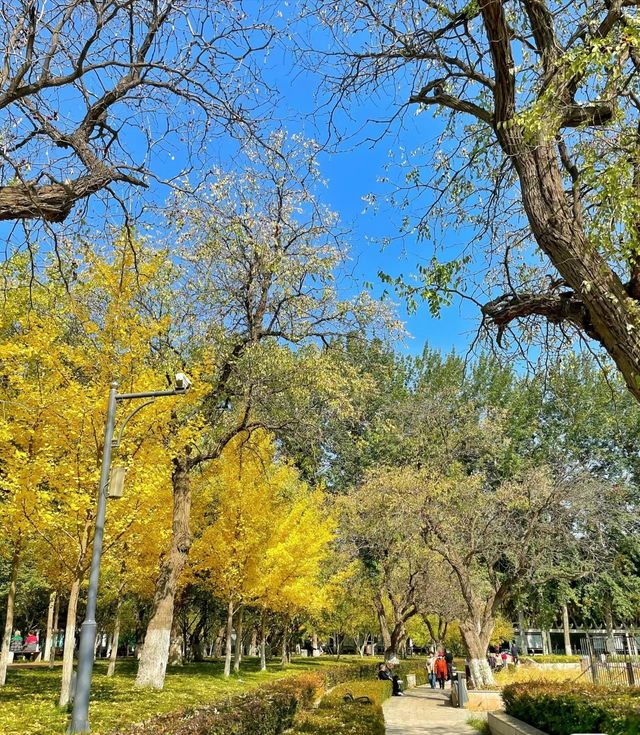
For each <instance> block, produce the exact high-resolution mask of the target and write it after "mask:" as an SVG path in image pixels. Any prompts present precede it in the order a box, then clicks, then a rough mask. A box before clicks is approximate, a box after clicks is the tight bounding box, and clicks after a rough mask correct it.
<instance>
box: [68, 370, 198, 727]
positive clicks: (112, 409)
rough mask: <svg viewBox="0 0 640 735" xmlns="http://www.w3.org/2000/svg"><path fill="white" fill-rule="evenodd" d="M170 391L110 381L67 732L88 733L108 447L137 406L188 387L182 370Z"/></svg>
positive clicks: (107, 471) (112, 444) (139, 407)
mask: <svg viewBox="0 0 640 735" xmlns="http://www.w3.org/2000/svg"><path fill="white" fill-rule="evenodd" d="M175 386H176V387H175V388H174V389H173V390H157V391H148V392H146V393H118V392H117V389H118V384H117V383H115V382H114V383H111V387H110V390H109V406H108V408H107V425H106V427H105V430H104V447H103V449H102V471H101V473H100V485H99V486H98V511H97V513H96V530H95V534H94V537H93V554H92V556H91V573H90V575H89V591H88V593H87V610H86V613H85V619H84V622H83V623H82V627H81V629H80V648H79V650H78V669H77V674H76V691H75V697H74V700H73V714H72V715H71V724H70V725H69V729H68V731H67V732H68V733H70V734H71V733H88V732H89V694H90V691H91V676H92V674H93V657H94V651H95V641H96V620H95V618H96V603H97V601H98V582H99V579H100V557H101V556H102V542H103V539H104V520H105V516H106V513H107V493H108V490H109V469H110V466H111V450H112V449H113V448H114V447H118V446H119V445H120V439H121V438H122V432H123V431H124V428H125V426H126V425H127V423H128V422H129V420H130V419H131V418H132V417H133V416H134V415H135V414H136V413H138V411H140V409H142V408H144V407H145V406H148V405H149V404H150V403H153V402H154V401H155V399H156V398H161V397H163V396H181V395H184V394H185V393H186V392H187V391H188V390H189V388H190V387H191V381H190V380H189V378H188V377H187V376H186V375H185V374H184V373H177V374H176V376H175ZM137 398H147V399H149V400H147V401H146V403H143V404H142V405H141V406H138V408H136V409H134V410H133V411H132V412H131V413H130V414H129V415H128V416H127V417H126V418H125V419H124V421H123V422H122V425H121V427H120V432H119V434H118V439H117V441H115V442H114V440H113V434H114V430H115V422H116V407H117V404H118V401H131V400H135V399H137Z"/></svg>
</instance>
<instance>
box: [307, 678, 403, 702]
mask: <svg viewBox="0 0 640 735" xmlns="http://www.w3.org/2000/svg"><path fill="white" fill-rule="evenodd" d="M391 690H392V684H391V682H390V681H385V680H380V679H378V680H376V681H350V682H347V683H345V684H340V686H337V687H336V688H335V689H332V690H331V692H329V694H327V695H326V696H325V697H324V698H323V700H322V702H321V703H320V707H323V708H324V707H334V706H335V705H336V703H339V704H342V703H343V697H344V696H345V694H347V692H350V693H351V694H353V696H354V698H356V697H369V699H370V700H371V701H372V702H373V703H374V704H377V705H379V706H382V703H383V702H384V701H385V700H387V699H389V697H390V696H391Z"/></svg>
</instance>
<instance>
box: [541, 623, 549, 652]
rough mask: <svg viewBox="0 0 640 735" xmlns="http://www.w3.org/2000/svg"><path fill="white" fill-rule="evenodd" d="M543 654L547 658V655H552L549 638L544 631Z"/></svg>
mask: <svg viewBox="0 0 640 735" xmlns="http://www.w3.org/2000/svg"><path fill="white" fill-rule="evenodd" d="M542 653H543V654H544V655H545V656H546V655H547V654H549V653H551V651H550V650H549V638H548V637H547V631H546V630H544V628H543V630H542Z"/></svg>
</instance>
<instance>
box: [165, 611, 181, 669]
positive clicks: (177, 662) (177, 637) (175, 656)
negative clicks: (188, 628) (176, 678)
mask: <svg viewBox="0 0 640 735" xmlns="http://www.w3.org/2000/svg"><path fill="white" fill-rule="evenodd" d="M183 663H184V653H183V650H182V633H181V631H180V626H179V624H178V621H177V620H176V618H175V616H174V618H173V622H172V625H171V640H170V642H169V657H168V659H167V664H168V665H169V666H182V665H183Z"/></svg>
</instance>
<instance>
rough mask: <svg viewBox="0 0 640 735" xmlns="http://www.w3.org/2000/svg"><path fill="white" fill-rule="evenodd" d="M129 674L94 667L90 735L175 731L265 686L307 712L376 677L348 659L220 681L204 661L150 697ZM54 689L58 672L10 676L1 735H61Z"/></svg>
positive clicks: (174, 675) (3, 695)
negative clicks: (335, 691) (197, 711)
mask: <svg viewBox="0 0 640 735" xmlns="http://www.w3.org/2000/svg"><path fill="white" fill-rule="evenodd" d="M135 669H136V666H135V663H134V662H133V661H131V660H128V661H119V662H118V666H117V668H116V674H115V676H113V677H110V678H107V677H106V676H105V673H106V663H105V662H103V661H97V662H96V666H95V673H94V678H93V687H92V699H91V731H92V733H94V735H102V734H103V733H112V732H113V731H114V729H116V730H119V731H120V732H125V731H127V728H129V727H130V726H131V723H133V722H144V728H147V729H142V730H140V729H138V730H137V731H136V732H140V733H144V734H145V735H146V733H154V734H155V733H156V732H158V733H161V732H162V731H161V730H160V729H159V727H160V726H159V725H158V726H157V728H158V729H154V728H156V725H154V724H152V723H154V722H156V721H161V722H164V719H163V718H165V717H166V718H168V719H167V722H169V721H170V722H172V723H173V725H177V724H178V723H180V724H182V723H183V722H184V720H185V716H186V717H189V716H190V715H192V714H194V708H195V707H204V708H207V707H210V708H212V709H213V708H215V707H218V708H221V707H222V708H224V707H225V706H226V704H225V703H227V702H229V701H233V700H234V698H235V697H236V696H240V695H242V696H244V695H250V694H251V690H256V689H257V688H260V689H261V691H265V689H266V688H267V686H268V684H269V682H271V684H272V686H274V687H275V686H276V684H277V687H276V688H275V689H273V690H272V691H274V692H275V691H277V692H279V694H278V699H277V701H278V702H282V701H284V698H285V697H284V695H286V696H289V697H291V696H295V697H296V699H299V700H300V701H301V703H302V705H303V706H308V705H309V704H311V702H312V701H314V700H315V699H316V698H317V697H318V696H320V694H321V693H322V692H323V691H324V690H325V689H328V688H330V687H332V686H335V685H336V684H338V683H341V682H343V681H346V680H349V679H354V678H360V677H361V676H365V677H371V678H373V677H374V676H375V671H376V667H375V664H370V665H368V666H363V665H361V664H360V663H355V664H354V663H350V662H349V659H345V661H344V663H335V662H334V661H324V660H323V661H320V660H318V659H312V660H307V659H298V660H294V662H293V663H292V664H291V666H290V667H289V668H288V669H287V670H286V671H283V670H282V669H281V668H280V666H279V664H276V663H274V664H269V670H268V671H266V672H260V671H259V670H258V669H259V664H258V661H257V660H256V659H246V660H245V661H243V672H242V676H241V677H230V678H229V679H224V677H223V675H222V663H210V662H207V663H201V664H189V665H187V666H180V667H175V668H173V669H172V670H171V672H170V673H169V674H168V675H167V678H166V681H165V687H164V690H162V691H153V690H141V689H137V688H135V687H134V686H133V680H134V678H135ZM59 688H60V668H59V667H56V668H55V669H53V670H49V669H46V668H45V669H10V670H9V675H8V678H7V685H6V686H5V687H3V688H2V689H0V732H1V733H2V735H24V733H27V732H29V733H37V734H38V735H61V734H62V733H64V732H65V729H66V727H67V725H68V717H69V715H68V713H67V712H66V711H65V710H62V709H60V708H59V707H57V706H56V702H57V698H58V694H59ZM281 695H282V696H281ZM247 706H249V705H247ZM278 707H280V705H278ZM279 711H280V710H279ZM151 718H154V719H151ZM167 726H168V725H167ZM168 732H172V731H171V730H169V731H168ZM186 732H189V731H186ZM230 732H233V731H230Z"/></svg>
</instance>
